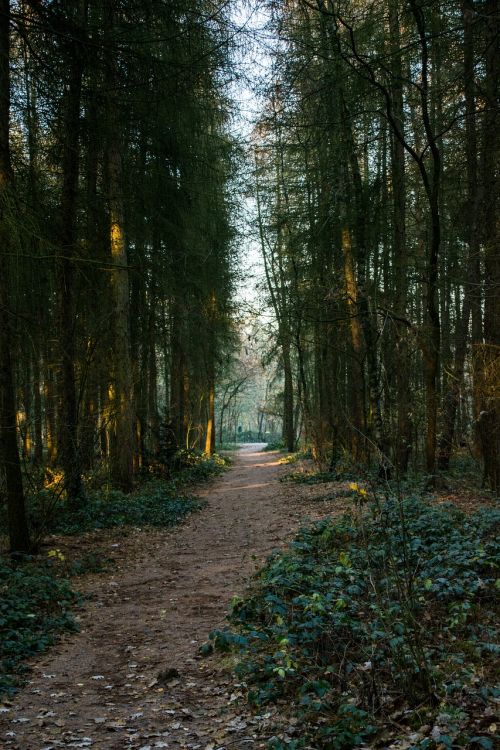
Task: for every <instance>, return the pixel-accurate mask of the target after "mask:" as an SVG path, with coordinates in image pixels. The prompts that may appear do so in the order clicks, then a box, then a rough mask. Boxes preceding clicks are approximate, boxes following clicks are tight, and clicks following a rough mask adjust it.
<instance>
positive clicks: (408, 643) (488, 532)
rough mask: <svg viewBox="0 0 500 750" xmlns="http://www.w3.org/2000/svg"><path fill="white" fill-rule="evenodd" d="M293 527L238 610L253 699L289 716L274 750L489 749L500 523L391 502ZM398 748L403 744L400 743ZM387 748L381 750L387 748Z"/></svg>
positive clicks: (223, 637)
mask: <svg viewBox="0 0 500 750" xmlns="http://www.w3.org/2000/svg"><path fill="white" fill-rule="evenodd" d="M366 494H367V493H366V492H365V491H361V490H358V491H357V492H356V498H357V500H358V506H357V510H353V513H352V514H351V515H345V516H344V517H342V518H341V519H340V520H336V521H335V520H331V519H327V520H323V521H321V522H319V523H316V524H315V525H313V526H311V527H309V528H305V529H303V530H302V531H301V532H300V533H299V535H298V536H297V538H296V539H295V541H294V542H293V543H292V544H291V545H290V547H289V549H288V550H287V551H285V552H281V553H277V554H276V555H274V556H273V557H271V558H270V559H269V561H268V563H267V565H266V566H265V567H264V568H263V569H262V570H261V571H260V573H259V574H258V576H257V578H256V580H255V584H254V587H253V590H252V592H251V593H250V595H249V596H247V597H246V598H245V599H243V600H237V601H235V603H234V607H233V611H232V614H231V618H230V619H231V628H229V629H227V630H219V631H214V632H213V633H211V635H210V639H211V643H210V644H208V645H207V646H206V647H205V652H207V653H208V652H210V650H211V649H212V648H213V647H214V646H215V647H216V648H219V649H222V650H233V649H236V650H237V651H239V652H240V660H239V665H238V667H237V672H238V674H239V677H240V679H243V680H244V681H245V682H246V684H247V687H248V698H249V700H250V702H251V703H252V704H253V705H254V706H256V707H260V706H262V705H263V704H266V703H269V702H271V703H277V704H278V705H282V706H283V709H284V707H285V705H286V706H287V707H288V708H287V711H289V712H291V714H293V715H295V717H296V719H298V723H296V724H294V726H293V727H292V729H291V731H289V732H288V735H287V734H286V733H285V734H281V736H279V737H278V736H277V737H275V738H274V739H273V742H272V743H271V745H270V747H272V748H273V749H274V750H283V749H284V748H288V750H296V749H297V748H315V749H321V750H347V748H353V747H357V746H361V745H365V746H366V743H372V742H373V743H376V744H375V746H377V747H380V746H383V747H386V746H387V745H388V744H390V742H391V741H393V740H394V738H395V737H398V738H399V739H401V740H402V742H403V739H402V738H404V742H403V744H402V745H401V747H405V748H409V747H415V748H420V749H421V750H429V749H430V748H439V750H443V749H446V748H452V747H453V748H479V747H483V748H485V749H486V750H489V749H490V748H493V746H494V742H495V732H496V726H495V725H494V724H493V723H492V720H491V718H488V716H491V711H492V709H491V705H490V704H491V702H492V701H493V700H494V699H495V698H498V696H499V691H498V690H496V689H495V687H494V666H495V659H496V657H497V655H498V651H499V647H498V645H497V644H496V639H497V635H498V631H497V618H496V616H497V615H498V605H497V604H496V594H497V592H498V581H497V572H498V565H499V562H500V544H499V542H498V541H497V540H496V538H495V531H496V530H497V529H498V525H499V520H500V513H499V512H497V511H492V510H487V511H481V512H478V513H477V514H476V515H474V516H473V517H467V516H465V515H463V514H462V513H461V512H460V511H458V510H457V509H456V508H455V507H453V506H432V505H430V504H426V503H425V502H424V501H422V500H421V499H417V498H411V497H410V498H407V499H405V500H398V499H396V498H389V499H387V500H385V501H383V502H382V501H381V500H380V501H379V500H377V498H374V500H375V502H374V503H373V504H372V505H371V507H368V506H367V505H364V503H365V502H366V501H367V498H366ZM408 738H410V739H409V740H408ZM386 743H387V744H386Z"/></svg>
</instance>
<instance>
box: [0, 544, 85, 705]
mask: <svg viewBox="0 0 500 750" xmlns="http://www.w3.org/2000/svg"><path fill="white" fill-rule="evenodd" d="M79 601H80V599H79V596H78V595H77V594H76V593H75V592H74V591H72V589H71V587H70V585H69V583H68V582H67V581H63V580H59V579H57V578H55V577H54V576H53V574H52V572H51V571H50V570H49V569H48V568H47V567H45V566H39V565H35V564H33V563H25V564H14V563H12V564H10V563H9V562H7V561H6V560H2V559H1V558H0V695H1V694H2V693H7V695H11V694H12V693H13V692H14V691H15V689H16V685H17V683H18V681H19V678H20V676H22V674H24V673H25V671H26V666H25V665H24V662H25V661H26V659H28V658H29V657H31V656H34V655H35V654H37V653H40V652H41V651H44V650H45V649H46V648H48V647H49V646H50V645H51V644H52V643H54V641H55V640H56V639H57V637H58V635H59V634H60V633H61V632H62V631H64V630H72V631H73V630H76V623H75V620H74V618H73V616H72V614H71V610H72V608H73V607H74V606H75V605H77V604H78V602H79Z"/></svg>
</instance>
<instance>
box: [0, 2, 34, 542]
mask: <svg viewBox="0 0 500 750" xmlns="http://www.w3.org/2000/svg"><path fill="white" fill-rule="evenodd" d="M11 182H12V170H11V163H10V3H9V2H8V0H0V460H1V466H2V469H3V472H4V474H5V489H6V495H7V518H8V526H9V544H10V550H11V552H20V553H28V552H29V551H30V546H31V545H30V538H29V531H28V523H27V518H26V509H25V501H24V491H23V480H22V474H21V463H20V460H19V448H18V443H17V424H16V399H15V391H14V383H13V376H12V340H11V322H10V317H9V316H10V307H9V297H8V294H9V278H8V267H9V262H10V260H9V255H10V227H9V224H10V222H12V221H13V220H14V219H13V215H12V212H11V205H10V202H11V199H12V195H11ZM2 256H3V257H2Z"/></svg>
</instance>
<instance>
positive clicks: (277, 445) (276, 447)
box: [264, 440, 285, 451]
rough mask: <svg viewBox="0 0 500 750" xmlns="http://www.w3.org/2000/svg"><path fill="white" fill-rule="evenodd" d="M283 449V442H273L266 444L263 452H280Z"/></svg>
mask: <svg viewBox="0 0 500 750" xmlns="http://www.w3.org/2000/svg"><path fill="white" fill-rule="evenodd" d="M284 448H285V443H284V442H283V440H273V441H271V442H270V443H267V445H266V447H265V448H264V450H265V451H282V450H284Z"/></svg>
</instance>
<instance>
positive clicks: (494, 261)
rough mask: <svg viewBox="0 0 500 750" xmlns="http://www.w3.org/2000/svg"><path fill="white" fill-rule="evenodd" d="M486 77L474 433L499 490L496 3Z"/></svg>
mask: <svg viewBox="0 0 500 750" xmlns="http://www.w3.org/2000/svg"><path fill="white" fill-rule="evenodd" d="M485 11H486V13H485V26H486V34H485V36H486V42H487V45H486V48H487V54H486V78H485V83H484V94H485V100H486V104H485V112H484V115H483V117H484V121H483V144H482V164H481V167H482V170H481V171H482V175H481V177H482V193H483V201H482V205H483V212H484V213H483V241H484V271H485V284H484V290H485V294H484V344H483V346H482V347H481V353H480V379H481V394H480V395H481V412H480V415H479V420H478V432H479V437H480V443H481V450H482V455H483V462H484V478H485V481H486V482H487V484H488V485H489V486H490V487H491V489H492V490H493V491H494V492H496V493H497V494H498V493H499V492H500V394H499V385H498V384H499V383H500V294H499V290H500V237H499V230H500V184H499V183H500V175H499V163H500V115H499V108H498V100H499V94H500V91H499V88H500V86H499V82H500V2H499V0H489V1H488V3H487V4H486V7H485Z"/></svg>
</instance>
